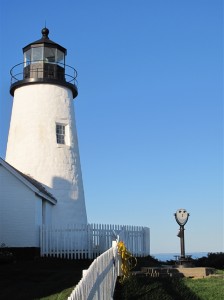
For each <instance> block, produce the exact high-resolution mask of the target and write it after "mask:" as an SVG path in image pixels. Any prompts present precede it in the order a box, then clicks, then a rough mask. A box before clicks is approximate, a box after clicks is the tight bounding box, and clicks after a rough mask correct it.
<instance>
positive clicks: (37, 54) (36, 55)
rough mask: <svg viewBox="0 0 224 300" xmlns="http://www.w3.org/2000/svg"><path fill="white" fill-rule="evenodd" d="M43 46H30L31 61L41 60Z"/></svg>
mask: <svg viewBox="0 0 224 300" xmlns="http://www.w3.org/2000/svg"><path fill="white" fill-rule="evenodd" d="M43 50H44V48H43V47H35V48H32V55H31V58H32V61H42V60H43Z"/></svg>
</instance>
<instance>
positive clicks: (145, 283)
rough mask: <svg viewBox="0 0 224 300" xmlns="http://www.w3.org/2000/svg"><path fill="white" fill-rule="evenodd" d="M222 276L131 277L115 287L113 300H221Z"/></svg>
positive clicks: (222, 292)
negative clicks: (196, 277) (198, 277)
mask: <svg viewBox="0 0 224 300" xmlns="http://www.w3.org/2000/svg"><path fill="white" fill-rule="evenodd" d="M223 283H224V281H223V276H219V277H208V278H204V279H190V278H184V279H177V278H175V279H174V278H173V279H172V278H169V277H168V278H151V277H146V276H144V277H136V276H132V277H130V278H128V279H126V280H125V281H124V282H123V283H121V284H118V285H117V293H116V294H115V298H114V299H115V300H120V299H122V300H138V299H139V300H222V299H224V298H223V295H224V285H223Z"/></svg>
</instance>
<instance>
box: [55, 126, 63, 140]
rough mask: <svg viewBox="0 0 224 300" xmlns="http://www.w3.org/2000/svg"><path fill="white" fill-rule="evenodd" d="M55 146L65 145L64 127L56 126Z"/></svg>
mask: <svg viewBox="0 0 224 300" xmlns="http://www.w3.org/2000/svg"><path fill="white" fill-rule="evenodd" d="M56 137H57V144H65V125H62V124H56Z"/></svg>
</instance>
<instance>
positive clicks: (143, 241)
mask: <svg viewBox="0 0 224 300" xmlns="http://www.w3.org/2000/svg"><path fill="white" fill-rule="evenodd" d="M117 236H119V239H120V240H123V241H124V242H125V245H126V247H127V248H128V249H129V251H131V253H132V254H133V255H135V256H147V255H149V254H150V238H149V228H148V227H142V226H126V225H125V226H122V225H103V224H88V225H78V224H76V225H72V226H68V227H67V228H55V227H50V226H42V227H41V230H40V249H41V256H51V257H52V256H53V257H61V258H71V259H83V258H88V259H92V258H94V257H97V256H99V255H100V254H102V253H103V252H105V251H106V250H108V249H109V248H110V247H111V245H112V241H114V240H115V239H116V238H117Z"/></svg>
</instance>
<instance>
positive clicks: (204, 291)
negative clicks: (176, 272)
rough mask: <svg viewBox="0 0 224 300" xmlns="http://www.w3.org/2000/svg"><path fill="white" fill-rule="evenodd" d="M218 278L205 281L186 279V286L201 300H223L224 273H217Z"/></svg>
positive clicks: (204, 279)
mask: <svg viewBox="0 0 224 300" xmlns="http://www.w3.org/2000/svg"><path fill="white" fill-rule="evenodd" d="M218 274H220V276H218V277H209V278H203V279H194V280H190V279H187V278H186V279H184V283H185V285H186V286H187V287H188V288H190V289H191V290H192V291H193V292H194V293H195V294H197V295H198V296H199V297H200V299H203V300H214V299H215V300H222V299H224V277H223V276H224V271H219V272H217V275H218Z"/></svg>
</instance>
